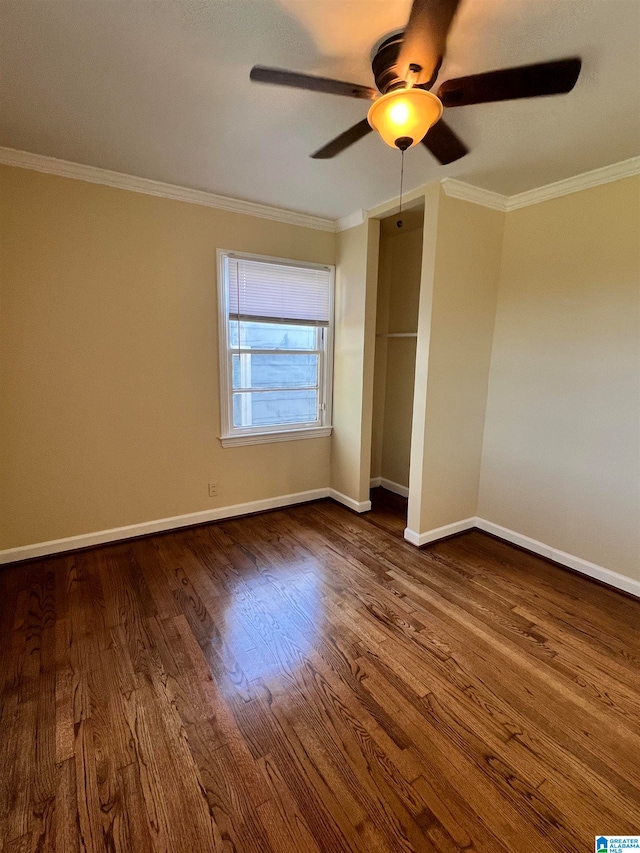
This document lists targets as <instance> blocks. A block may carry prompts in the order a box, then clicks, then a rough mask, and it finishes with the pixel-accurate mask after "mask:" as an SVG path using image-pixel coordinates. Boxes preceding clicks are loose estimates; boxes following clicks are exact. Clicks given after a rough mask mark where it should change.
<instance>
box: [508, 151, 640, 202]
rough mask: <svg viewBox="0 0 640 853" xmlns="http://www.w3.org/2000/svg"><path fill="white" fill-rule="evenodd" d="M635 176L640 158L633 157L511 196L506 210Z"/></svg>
mask: <svg viewBox="0 0 640 853" xmlns="http://www.w3.org/2000/svg"><path fill="white" fill-rule="evenodd" d="M634 175H640V157H631V158H630V159H629V160H622V161H621V162H619V163H612V164H611V165H610V166H603V167H602V168H600V169H593V170H592V171H591V172H583V173H582V174H580V175H574V176H573V177H572V178H564V179H563V180H561V181H555V182H554V183H553V184H547V185H546V186H544V187H538V188H537V189H534V190H527V191H526V192H523V193H517V194H516V195H512V196H509V197H508V198H507V207H506V209H507V210H518V208H520V207H528V206H529V205H530V204H539V203H540V202H542V201H549V199H552V198H560V196H563V195H569V194H570V193H575V192H579V191H580V190H588V189H591V187H598V186H600V185H601V184H609V183H611V182H612V181H620V180H622V179H623V178H631V177H633V176H634Z"/></svg>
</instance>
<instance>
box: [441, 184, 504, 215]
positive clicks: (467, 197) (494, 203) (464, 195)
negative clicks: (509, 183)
mask: <svg viewBox="0 0 640 853" xmlns="http://www.w3.org/2000/svg"><path fill="white" fill-rule="evenodd" d="M442 189H443V190H444V193H445V195H447V196H449V198H459V199H461V200H462V201H469V202H471V204H480V205H482V207H490V208H491V209H492V210H500V211H502V212H503V213H504V212H505V211H507V210H508V207H507V205H508V203H509V197H508V196H506V195H500V193H494V192H492V191H491V190H484V189H482V187H474V186H473V185H472V184H467V183H465V182H464V181H458V180H456V178H444V179H443V180H442Z"/></svg>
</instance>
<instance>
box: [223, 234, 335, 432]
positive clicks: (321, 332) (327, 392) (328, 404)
mask: <svg viewBox="0 0 640 853" xmlns="http://www.w3.org/2000/svg"><path fill="white" fill-rule="evenodd" d="M230 258H235V259H240V260H248V261H260V262H262V263H272V264H277V265H280V266H283V265H286V266H293V267H297V268H299V269H316V270H317V269H319V270H325V271H327V272H328V273H329V324H328V325H327V326H320V325H319V326H317V329H318V332H317V337H318V338H319V339H320V338H322V339H323V341H324V347H323V348H321V349H319V350H313V351H312V352H313V353H314V354H315V352H318V354H319V359H318V374H319V376H318V397H319V400H318V407H319V415H320V418H319V421H316V422H314V423H313V424H312V425H311V426H307V425H305V424H304V423H303V422H298V423H293V424H269V425H265V426H254V427H236V426H234V424H233V391H234V389H233V356H234V355H237V354H238V352H239V350H238V349H237V348H235V347H232V346H231V341H230V328H229V326H230V323H229V282H228V279H227V273H226V270H227V259H230ZM217 262H218V263H217V268H218V287H217V291H218V344H219V374H220V426H221V434H220V442H221V443H222V446H223V447H234V446H237V445H242V444H262V443H265V442H273V441H291V440H295V439H303V438H323V437H326V436H329V435H331V431H332V420H331V413H332V396H333V393H332V391H333V332H334V300H335V266H333V265H332V264H316V263H310V262H308V261H297V260H291V259H289V258H276V257H273V256H270V255H256V254H252V253H249V252H236V251H233V250H229V249H218V250H217ZM259 322H263V321H262V320H260V321H259ZM274 325H277V324H276V323H274ZM270 352H280V353H283V354H285V353H286V352H287V351H285V350H270ZM309 352H311V351H309ZM256 354H258V353H256ZM273 390H290V389H285V388H283V389H279V388H274V389H273Z"/></svg>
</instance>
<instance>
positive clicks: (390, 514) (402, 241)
mask: <svg viewBox="0 0 640 853" xmlns="http://www.w3.org/2000/svg"><path fill="white" fill-rule="evenodd" d="M423 220H424V206H419V207H413V208H409V209H407V210H403V212H402V227H400V228H399V227H398V225H397V222H398V215H397V214H395V215H393V216H388V217H386V218H385V219H382V220H381V222H380V253H379V259H378V300H377V313H376V349H375V366H374V387H373V424H372V440H371V504H372V513H371V515H372V517H371V520H372V521H374V519H375V520H376V522H377V523H378V524H380V526H382V527H385V528H386V529H388V530H390V531H391V532H393V533H397V534H398V535H399V536H402V535H403V532H404V528H405V527H406V520H407V498H408V495H409V465H410V457H411V425H412V417H413V389H414V377H415V364H416V342H417V333H418V301H419V296H420V272H421V267H422V234H423Z"/></svg>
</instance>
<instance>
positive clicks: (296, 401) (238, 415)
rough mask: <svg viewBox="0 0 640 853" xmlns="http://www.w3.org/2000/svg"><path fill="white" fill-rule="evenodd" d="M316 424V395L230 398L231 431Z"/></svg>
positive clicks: (238, 394)
mask: <svg viewBox="0 0 640 853" xmlns="http://www.w3.org/2000/svg"><path fill="white" fill-rule="evenodd" d="M317 420H318V392H317V390H315V389H313V390H310V391H265V392H260V393H257V394H252V393H251V392H249V391H241V392H237V391H236V392H234V394H233V425H234V427H258V426H275V425H277V424H296V423H300V424H304V423H313V422H314V421H317Z"/></svg>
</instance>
